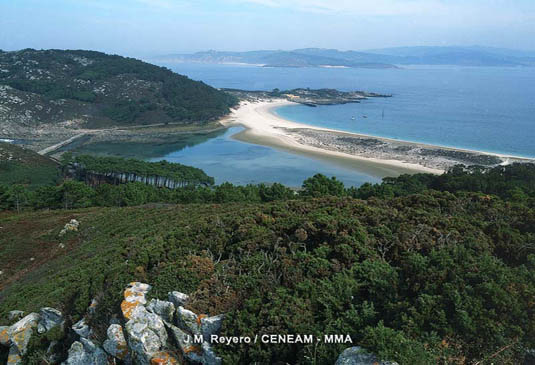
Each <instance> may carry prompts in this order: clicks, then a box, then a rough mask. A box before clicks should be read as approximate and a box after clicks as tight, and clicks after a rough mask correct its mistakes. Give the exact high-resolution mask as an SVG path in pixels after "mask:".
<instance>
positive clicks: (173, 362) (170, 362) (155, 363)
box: [150, 351, 178, 365]
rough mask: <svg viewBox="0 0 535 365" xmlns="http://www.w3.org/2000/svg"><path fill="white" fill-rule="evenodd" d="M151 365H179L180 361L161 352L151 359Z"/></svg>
mask: <svg viewBox="0 0 535 365" xmlns="http://www.w3.org/2000/svg"><path fill="white" fill-rule="evenodd" d="M150 364H151V365H178V360H177V359H175V358H174V357H173V356H172V355H171V354H170V353H169V352H166V351H160V352H157V353H155V354H154V356H153V357H152V359H150Z"/></svg>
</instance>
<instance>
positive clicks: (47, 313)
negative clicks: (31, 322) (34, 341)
mask: <svg viewBox="0 0 535 365" xmlns="http://www.w3.org/2000/svg"><path fill="white" fill-rule="evenodd" d="M63 323H64V320H63V316H62V314H61V312H60V311H59V310H57V309H54V308H49V307H45V308H41V310H40V311H39V323H38V325H37V332H38V333H45V332H48V331H50V330H51V329H52V328H54V327H56V326H59V325H63Z"/></svg>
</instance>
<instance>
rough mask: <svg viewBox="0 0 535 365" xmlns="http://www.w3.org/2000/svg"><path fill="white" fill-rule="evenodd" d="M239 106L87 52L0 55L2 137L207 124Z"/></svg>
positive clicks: (168, 74) (206, 89)
mask: <svg viewBox="0 0 535 365" xmlns="http://www.w3.org/2000/svg"><path fill="white" fill-rule="evenodd" d="M235 103H236V99H235V98H234V97H232V96H230V95H228V94H226V93H224V92H221V91H218V90H216V89H214V88H212V87H210V86H208V85H206V84H204V83H202V82H198V81H193V80H190V79H189V78H187V77H186V76H182V75H178V74H176V73H174V72H172V71H170V70H168V69H166V68H163V67H158V66H154V65H151V64H148V63H145V62H142V61H139V60H136V59H133V58H126V57H121V56H116V55H107V54H104V53H100V52H94V51H82V50H68V51H62V50H41V51H39V50H33V49H26V50H22V51H17V52H2V51H0V133H3V134H4V135H8V134H9V132H11V131H12V130H23V129H24V128H29V127H38V126H40V125H43V124H50V125H54V126H58V125H59V126H64V127H69V128H77V127H86V128H88V127H89V128H104V127H111V126H117V125H121V126H125V125H138V124H151V123H166V122H172V123H184V124H185V123H194V122H196V123H203V122H206V121H209V120H214V119H217V118H219V117H221V116H223V115H225V114H226V113H228V111H229V107H230V106H232V105H234V104H235Z"/></svg>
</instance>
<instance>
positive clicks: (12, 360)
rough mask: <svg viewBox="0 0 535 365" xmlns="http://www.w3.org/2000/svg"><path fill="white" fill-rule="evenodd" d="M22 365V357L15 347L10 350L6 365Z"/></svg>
mask: <svg viewBox="0 0 535 365" xmlns="http://www.w3.org/2000/svg"><path fill="white" fill-rule="evenodd" d="M20 364H22V356H21V354H20V352H19V350H18V349H17V348H16V347H15V346H11V347H10V348H9V354H8V355H7V363H6V365H20Z"/></svg>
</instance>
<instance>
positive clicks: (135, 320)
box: [125, 305, 167, 365]
mask: <svg viewBox="0 0 535 365" xmlns="http://www.w3.org/2000/svg"><path fill="white" fill-rule="evenodd" d="M125 327H126V332H127V334H128V345H129V347H130V350H131V351H132V358H133V360H134V361H135V362H136V363H137V364H142V365H148V364H149V363H150V359H151V358H152V356H153V355H154V354H155V353H157V352H158V351H160V350H161V349H162V348H163V347H164V346H165V345H166V343H167V331H166V330H165V325H164V323H163V320H162V319H161V318H160V317H159V316H158V315H157V314H154V313H151V312H149V311H147V309H146V308H145V307H144V306H142V305H138V306H137V307H135V308H134V309H133V310H132V312H131V315H130V320H129V321H128V322H127V323H126V326H125Z"/></svg>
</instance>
